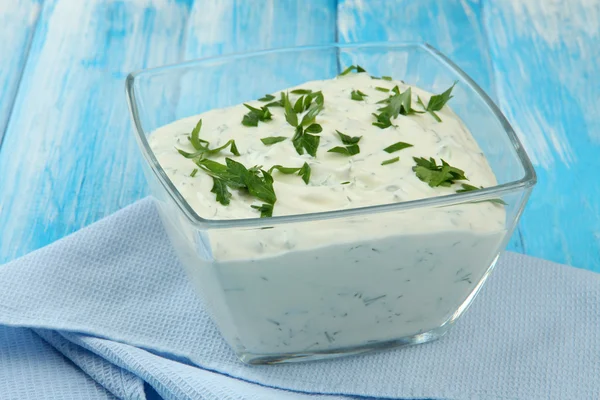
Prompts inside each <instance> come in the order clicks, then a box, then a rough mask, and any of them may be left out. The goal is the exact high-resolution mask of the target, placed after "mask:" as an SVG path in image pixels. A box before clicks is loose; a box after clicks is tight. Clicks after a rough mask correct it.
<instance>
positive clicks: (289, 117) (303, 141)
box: [282, 92, 323, 157]
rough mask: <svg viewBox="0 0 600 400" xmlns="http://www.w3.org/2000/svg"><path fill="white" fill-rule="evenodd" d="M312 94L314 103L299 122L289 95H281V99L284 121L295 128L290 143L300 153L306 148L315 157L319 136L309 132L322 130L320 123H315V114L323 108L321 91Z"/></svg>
mask: <svg viewBox="0 0 600 400" xmlns="http://www.w3.org/2000/svg"><path fill="white" fill-rule="evenodd" d="M313 94H314V98H315V104H313V105H312V106H311V107H310V108H309V109H308V111H307V112H306V114H304V117H302V121H300V122H298V112H296V110H294V107H292V103H291V102H290V99H289V96H288V95H283V98H282V101H283V106H284V109H285V119H286V121H287V122H288V123H289V124H290V125H291V126H293V127H294V128H296V133H295V134H294V137H293V138H292V144H293V145H294V148H295V149H296V152H298V154H300V155H302V154H304V151H305V150H306V152H307V153H308V154H310V155H311V156H313V157H316V156H317V149H318V147H319V143H320V141H321V137H320V136H317V135H312V134H311V132H312V133H318V132H321V131H322V130H323V128H322V127H321V125H319V124H316V123H315V119H316V117H317V115H318V114H319V113H320V112H321V111H322V110H323V94H322V93H321V92H314V93H311V94H310V95H313ZM310 95H309V96H310ZM319 95H320V96H319ZM304 126H307V128H306V130H305V129H304V128H303V127H304Z"/></svg>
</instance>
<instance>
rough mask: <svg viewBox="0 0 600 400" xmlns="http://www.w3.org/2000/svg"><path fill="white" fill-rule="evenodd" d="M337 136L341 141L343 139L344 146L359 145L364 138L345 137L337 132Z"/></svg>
mask: <svg viewBox="0 0 600 400" xmlns="http://www.w3.org/2000/svg"><path fill="white" fill-rule="evenodd" d="M336 132H337V134H338V135H339V136H340V139H342V143H344V144H357V143H358V142H359V141H360V139H361V138H362V136H354V137H350V136H348V135H344V134H343V133H342V132H340V131H338V130H336Z"/></svg>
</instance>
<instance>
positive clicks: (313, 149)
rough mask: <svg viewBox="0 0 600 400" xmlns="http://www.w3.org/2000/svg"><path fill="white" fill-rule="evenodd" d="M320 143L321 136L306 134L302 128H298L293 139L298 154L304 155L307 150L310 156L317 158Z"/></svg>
mask: <svg viewBox="0 0 600 400" xmlns="http://www.w3.org/2000/svg"><path fill="white" fill-rule="evenodd" d="M320 142H321V137H320V136H317V135H311V134H310V133H306V132H304V131H303V129H302V126H297V127H296V133H295V134H294V137H293V138H292V144H293V145H294V148H295V149H296V152H298V154H300V155H302V154H304V150H306V152H307V153H308V154H310V155H311V156H313V157H316V156H317V149H318V148H319V143H320Z"/></svg>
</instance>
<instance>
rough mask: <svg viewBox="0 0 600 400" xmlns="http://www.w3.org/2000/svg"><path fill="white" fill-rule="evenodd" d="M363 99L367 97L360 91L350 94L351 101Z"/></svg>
mask: <svg viewBox="0 0 600 400" xmlns="http://www.w3.org/2000/svg"><path fill="white" fill-rule="evenodd" d="M365 97H367V95H366V94H364V93H363V92H361V91H360V90H353V91H352V93H350V98H351V99H352V100H356V101H361V100H364V99H365Z"/></svg>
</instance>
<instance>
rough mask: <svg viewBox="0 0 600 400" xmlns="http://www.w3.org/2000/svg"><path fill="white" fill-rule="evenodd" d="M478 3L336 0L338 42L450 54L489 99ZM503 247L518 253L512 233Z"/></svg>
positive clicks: (491, 89)
mask: <svg viewBox="0 0 600 400" xmlns="http://www.w3.org/2000/svg"><path fill="white" fill-rule="evenodd" d="M483 22H484V21H483V8H482V3H481V2H480V1H479V0H444V1H439V0H392V1H389V0H340V1H339V3H338V28H339V35H338V36H339V39H340V41H343V42H357V41H360V42H366V41H385V40H390V41H409V42H410V41H416V42H427V43H429V44H431V45H432V46H434V47H436V48H437V49H439V50H440V51H442V52H443V53H444V54H446V55H447V56H449V57H450V58H451V59H452V60H453V61H454V62H455V63H456V64H458V66H460V67H461V68H462V69H463V70H464V71H465V72H466V73H467V74H469V76H471V77H472V78H473V79H474V80H475V81H476V82H477V83H478V84H479V85H480V86H481V87H482V88H483V89H484V90H485V91H486V92H487V93H488V94H489V95H490V96H491V97H492V98H493V99H496V90H495V84H494V68H493V66H492V59H491V58H490V55H489V48H488V41H487V36H488V31H487V29H486V27H485V25H484V23H483ZM508 248H509V249H510V250H513V251H518V252H523V251H524V247H523V242H522V235H521V232H520V231H519V229H517V231H516V232H515V234H514V235H513V237H512V238H511V241H510V243H509V245H508Z"/></svg>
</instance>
